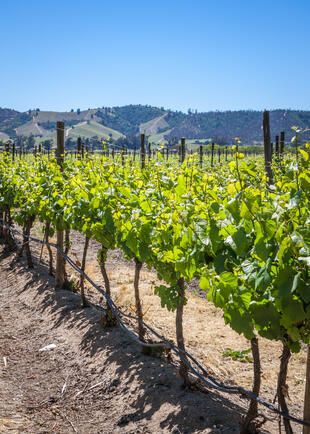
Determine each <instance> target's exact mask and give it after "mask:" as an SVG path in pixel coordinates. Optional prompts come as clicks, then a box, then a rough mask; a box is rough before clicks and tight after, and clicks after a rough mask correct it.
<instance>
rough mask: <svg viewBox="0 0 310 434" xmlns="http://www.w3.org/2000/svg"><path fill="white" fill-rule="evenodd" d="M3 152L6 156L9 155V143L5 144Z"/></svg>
mask: <svg viewBox="0 0 310 434" xmlns="http://www.w3.org/2000/svg"><path fill="white" fill-rule="evenodd" d="M4 151H5V153H6V154H9V153H10V142H6V144H5V148H4Z"/></svg>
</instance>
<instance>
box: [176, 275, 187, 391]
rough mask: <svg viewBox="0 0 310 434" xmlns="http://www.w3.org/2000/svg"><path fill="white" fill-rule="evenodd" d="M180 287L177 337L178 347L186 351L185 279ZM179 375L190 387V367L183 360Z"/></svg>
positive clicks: (180, 283)
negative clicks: (184, 320) (184, 325)
mask: <svg viewBox="0 0 310 434" xmlns="http://www.w3.org/2000/svg"><path fill="white" fill-rule="evenodd" d="M178 286H179V295H180V301H179V304H178V306H177V311H176V317H175V326H176V337H177V345H178V347H179V348H181V350H183V351H184V350H185V344H184V334H183V308H184V303H185V283H184V278H183V277H181V278H180V279H179V280H178ZM182 356H183V357H184V358H185V359H187V357H186V355H185V354H183V355H182ZM179 374H180V376H181V377H182V378H183V380H184V386H185V387H187V386H189V385H190V381H189V378H188V366H187V365H186V364H185V363H184V361H183V360H182V359H181V360H180V368H179Z"/></svg>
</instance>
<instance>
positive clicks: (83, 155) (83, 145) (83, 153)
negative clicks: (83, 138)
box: [82, 144, 84, 159]
mask: <svg viewBox="0 0 310 434" xmlns="http://www.w3.org/2000/svg"><path fill="white" fill-rule="evenodd" d="M82 159H84V144H82Z"/></svg>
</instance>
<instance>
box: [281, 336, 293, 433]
mask: <svg viewBox="0 0 310 434" xmlns="http://www.w3.org/2000/svg"><path fill="white" fill-rule="evenodd" d="M290 357H291V351H290V349H289V348H288V347H287V346H286V345H285V344H283V350H282V354H281V362H280V371H279V375H278V385H277V398H278V402H279V404H280V407H281V410H282V411H283V412H285V413H288V408H287V404H286V401H285V395H286V394H287V384H286V377H287V367H288V362H289V360H290ZM283 424H284V428H285V432H286V434H293V430H292V427H291V422H290V421H289V419H286V418H285V417H284V418H283Z"/></svg>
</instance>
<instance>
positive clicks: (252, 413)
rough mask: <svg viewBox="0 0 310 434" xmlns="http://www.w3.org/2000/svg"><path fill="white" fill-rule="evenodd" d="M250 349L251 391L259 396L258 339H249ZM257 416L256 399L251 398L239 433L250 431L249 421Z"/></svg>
mask: <svg viewBox="0 0 310 434" xmlns="http://www.w3.org/2000/svg"><path fill="white" fill-rule="evenodd" d="M251 350H252V356H253V371H254V382H253V389H252V391H253V393H254V394H255V395H256V396H259V391H260V385H261V365H260V357H259V347H258V339H257V338H253V339H251ZM256 417H257V401H256V400H255V399H251V402H250V406H249V409H248V412H247V415H246V416H245V419H244V421H243V422H242V425H241V427H240V434H246V433H249V432H251V431H250V430H249V428H250V423H251V422H252V420H254V419H255V418H256Z"/></svg>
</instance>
